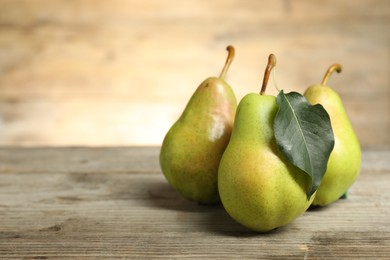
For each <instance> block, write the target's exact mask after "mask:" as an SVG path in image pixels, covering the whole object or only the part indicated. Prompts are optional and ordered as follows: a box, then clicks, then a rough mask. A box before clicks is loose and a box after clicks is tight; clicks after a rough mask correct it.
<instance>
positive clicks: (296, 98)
mask: <svg viewBox="0 0 390 260" xmlns="http://www.w3.org/2000/svg"><path fill="white" fill-rule="evenodd" d="M276 103H277V105H278V107H279V110H278V112H277V114H276V116H275V120H274V134H275V138H276V143H277V145H278V148H279V150H280V151H281V152H282V154H283V155H284V156H285V157H286V158H287V159H288V160H289V161H290V162H291V163H292V164H293V165H295V166H296V167H298V168H300V169H301V170H303V171H304V172H306V173H307V174H308V175H309V176H310V177H311V180H312V182H311V187H310V188H309V190H307V191H306V195H307V198H308V199H309V198H310V197H311V195H313V193H314V192H315V191H316V190H317V188H318V186H319V185H320V184H321V181H322V178H323V176H324V174H325V171H326V167H327V164H328V160H329V156H330V153H331V152H332V150H333V147H334V136H333V130H332V126H331V123H330V118H329V115H328V113H327V112H326V110H325V109H324V107H323V106H322V105H320V104H317V105H311V104H310V103H309V102H308V101H307V100H306V98H305V97H304V96H302V95H301V94H299V93H297V92H290V93H288V94H284V92H283V90H282V91H280V92H279V94H278V96H277V97H276Z"/></svg>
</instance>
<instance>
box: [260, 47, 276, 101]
mask: <svg viewBox="0 0 390 260" xmlns="http://www.w3.org/2000/svg"><path fill="white" fill-rule="evenodd" d="M275 66H276V56H275V55H274V54H272V53H271V54H270V55H269V56H268V64H267V67H266V68H265V72H264V78H263V85H262V86H261V90H260V95H263V94H264V92H265V90H266V88H267V84H268V79H269V76H270V75H271V71H272V69H273V68H274V67H275Z"/></svg>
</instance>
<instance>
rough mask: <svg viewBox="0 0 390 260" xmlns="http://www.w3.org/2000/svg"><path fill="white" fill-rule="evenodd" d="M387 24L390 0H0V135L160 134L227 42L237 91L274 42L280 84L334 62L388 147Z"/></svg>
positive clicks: (85, 137)
mask: <svg viewBox="0 0 390 260" xmlns="http://www.w3.org/2000/svg"><path fill="white" fill-rule="evenodd" d="M389 24H390V1H387V0H363V1H354V0H337V1H336V0H323V1H310V0H305V1H303V0H297V1H288V0H285V1H271V0H268V1H258V0H249V1H239V0H236V1H234V0H229V1H223V0H217V1H210V0H201V1H195V0H194V1H179V0H165V1H153V0H143V1H139V0H136V1H119V0H80V1H70V0H67V1H65V0H63V1H60V0H34V1H30V0H0V145H33V146H36V145H44V146H51V145H93V146H101V145H159V144H160V143H161V141H162V139H163V137H164V135H165V133H166V131H167V130H168V129H169V127H170V126H171V124H173V122H174V121H175V120H176V119H177V117H178V116H179V115H180V113H181V112H182V110H183V108H184V106H185V105H186V103H187V101H188V99H189V97H190V96H191V95H192V93H193V91H194V90H195V88H196V87H197V86H198V84H199V83H200V82H201V81H202V80H203V79H205V78H206V77H208V76H211V75H217V74H219V72H220V70H221V68H222V65H223V63H224V61H225V58H226V51H225V47H226V46H227V45H228V44H232V45H234V46H235V48H236V57H235V60H234V62H233V64H232V66H231V69H230V72H229V74H228V77H227V80H228V82H229V83H230V84H231V86H232V87H233V89H234V90H235V92H236V94H237V98H238V99H241V98H242V97H243V96H244V95H245V94H246V93H248V92H258V91H259V89H260V85H261V83H260V81H261V79H262V74H263V71H264V67H265V64H266V61H267V56H268V54H269V53H271V52H272V53H275V54H276V56H277V58H278V65H277V73H276V79H277V84H278V86H279V87H280V88H283V89H284V90H285V91H292V90H295V91H304V89H305V88H306V87H307V86H308V85H311V84H314V83H319V82H320V81H321V79H322V77H323V74H324V73H325V70H326V69H327V67H328V66H329V65H331V64H332V63H335V62H337V63H341V64H342V65H343V66H344V71H343V72H342V73H341V74H338V75H333V77H332V78H331V80H330V81H329V85H331V86H333V87H334V88H335V89H336V91H338V92H339V93H340V95H341V97H342V99H343V101H344V103H345V106H346V110H347V112H348V114H349V116H350V118H351V121H352V124H353V126H354V127H355V129H356V132H357V134H358V136H359V138H360V140H361V143H362V145H363V146H364V147H373V146H389V145H390V137H389V136H390V115H389V114H390V113H389V112H390V79H389V74H390V62H389V61H390V59H389V58H390V34H389V29H388V28H389ZM268 93H269V94H276V93H277V92H276V90H275V88H274V87H273V84H271V85H270V86H269V87H268Z"/></svg>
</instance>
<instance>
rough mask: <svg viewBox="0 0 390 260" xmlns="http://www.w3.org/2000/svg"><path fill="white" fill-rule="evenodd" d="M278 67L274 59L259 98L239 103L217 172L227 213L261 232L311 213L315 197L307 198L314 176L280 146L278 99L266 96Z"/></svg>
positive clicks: (220, 191) (266, 74)
mask: <svg viewBox="0 0 390 260" xmlns="http://www.w3.org/2000/svg"><path fill="white" fill-rule="evenodd" d="M275 63H276V60H275V57H274V56H273V55H270V58H269V63H268V66H267V69H266V72H265V76H264V81H263V87H262V90H261V92H260V94H254V93H251V94H247V95H246V96H245V97H244V98H242V100H241V101H240V103H239V105H238V107H237V112H236V117H235V121H234V126H233V130H232V136H231V138H230V141H229V144H228V146H227V147H226V150H225V152H224V154H223V156H222V159H221V163H220V165H219V170H218V189H219V193H220V197H221V201H222V204H223V206H224V208H225V209H226V211H227V212H228V213H229V215H230V216H231V217H232V218H233V219H235V220H236V221H237V222H239V223H241V224H242V225H244V226H246V227H248V228H250V229H252V230H255V231H260V232H266V231H270V230H272V229H275V228H278V227H280V226H283V225H286V224H287V223H289V222H291V221H292V220H294V219H295V218H297V217H298V216H299V215H301V214H302V213H304V212H305V211H306V210H307V208H308V207H309V206H310V204H311V201H312V198H313V197H314V196H312V197H311V198H310V200H308V199H307V195H306V191H307V190H308V189H309V187H310V184H311V179H310V177H309V175H307V174H306V173H304V172H303V171H301V170H300V169H298V168H297V167H295V166H294V165H292V164H291V163H289V162H288V161H287V159H285V158H284V156H283V155H282V154H281V152H279V150H278V147H277V144H276V140H275V137H274V129H273V121H274V117H275V115H276V113H277V111H278V107H277V105H276V98H275V97H274V96H268V95H264V91H265V88H266V84H267V81H268V77H269V73H270V70H271V69H272V67H273V66H274V65H275Z"/></svg>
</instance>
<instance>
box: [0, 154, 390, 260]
mask: <svg viewBox="0 0 390 260" xmlns="http://www.w3.org/2000/svg"><path fill="white" fill-rule="evenodd" d="M158 153H159V148H158V147H149V148H145V147H143V148H140V147H123V148H13V147H7V148H0V162H1V164H0V258H2V259H9V258H27V259H52V258H53V259H54V258H60V259H62V258H66V257H69V258H80V259H88V258H109V259H113V258H126V259H129V258H130V259H145V258H148V259H150V258H163V257H164V258H179V259H182V258H198V259H210V258H218V259H226V258H233V259H388V256H389V255H390V219H389V213H390V192H389V189H388V187H389V185H390V178H389V176H390V166H389V163H388V161H389V159H390V150H389V149H384V150H383V149H382V150H381V149H371V150H364V152H363V165H362V172H361V175H360V177H359V179H358V180H357V182H356V183H355V184H354V186H353V187H352V188H351V189H350V191H349V197H348V199H346V200H339V201H338V202H336V203H334V204H332V205H331V206H328V207H325V208H315V209H311V210H309V211H308V212H306V213H305V214H304V215H303V216H301V217H299V218H298V219H296V220H295V221H294V222H292V223H290V224H289V225H287V226H285V227H283V228H280V229H278V230H275V231H273V232H270V233H267V234H257V233H254V232H252V231H249V230H247V229H245V228H244V227H242V226H241V225H239V224H237V223H236V222H234V221H233V220H232V219H231V218H230V217H229V216H228V215H227V213H226V212H225V211H224V209H223V208H222V206H215V207H207V206H201V205H197V204H196V203H192V202H189V201H187V200H185V199H183V198H181V197H180V196H179V195H178V194H177V193H176V192H175V191H174V190H172V188H171V187H170V186H169V185H168V184H167V182H166V180H165V179H164V177H163V175H162V174H161V172H160V169H159V164H158Z"/></svg>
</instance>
